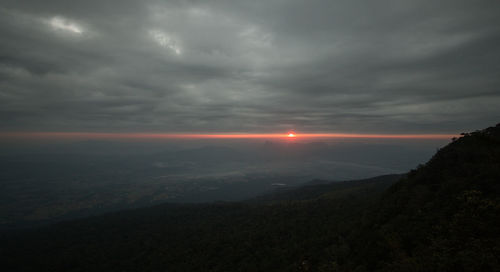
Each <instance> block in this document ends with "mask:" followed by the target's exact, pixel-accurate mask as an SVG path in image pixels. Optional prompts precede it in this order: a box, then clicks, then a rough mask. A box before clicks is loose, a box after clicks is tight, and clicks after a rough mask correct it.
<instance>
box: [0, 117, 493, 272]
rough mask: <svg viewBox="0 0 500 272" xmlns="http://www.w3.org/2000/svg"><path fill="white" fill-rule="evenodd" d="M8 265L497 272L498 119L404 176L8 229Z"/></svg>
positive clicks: (9, 268) (8, 268) (45, 268)
mask: <svg viewBox="0 0 500 272" xmlns="http://www.w3.org/2000/svg"><path fill="white" fill-rule="evenodd" d="M0 239H1V241H0V245H1V252H0V254H1V256H2V263H1V266H0V267H2V270H3V271H29V270H32V271H97V270H99V271H500V257H499V256H500V125H497V126H496V127H491V128H488V129H485V130H482V131H476V132H473V133H470V134H464V136H463V137H461V138H459V139H455V140H454V141H453V142H452V143H450V144H449V145H447V146H446V147H444V148H442V149H441V150H439V151H438V152H437V153H436V154H435V155H434V156H433V157H432V159H431V160H430V161H429V162H427V163H426V164H425V165H421V166H419V167H418V168H417V169H415V170H412V171H410V172H409V173H407V174H406V175H404V176H396V175H392V176H382V177H377V178H373V179H368V180H362V181H351V182H342V183H331V184H311V185H309V186H305V187H302V188H299V189H297V190H289V191H282V192H278V193H276V194H273V195H268V196H265V197H261V198H256V199H252V200H250V201H247V202H237V203H213V204H190V205H187V204H185V205H183V204H164V205H159V206H155V207H152V208H143V209H136V210H129V211H123V212H116V213H112V214H106V215H103V216H98V217H91V218H87V219H81V220H77V221H69V222H65V223H59V224H56V225H52V226H48V227H44V228H39V229H36V230H29V231H28V230H25V231H19V232H12V231H10V232H4V233H3V234H2V237H1V238H0Z"/></svg>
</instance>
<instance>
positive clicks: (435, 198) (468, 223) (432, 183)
mask: <svg viewBox="0 0 500 272" xmlns="http://www.w3.org/2000/svg"><path fill="white" fill-rule="evenodd" d="M374 226H376V227H377V228H376V233H375V235H374V237H375V239H373V240H372V241H371V242H372V244H371V245H372V246H371V247H368V248H366V249H365V250H366V251H371V252H381V251H382V252H390V254H387V253H383V254H381V256H378V257H379V259H378V260H376V261H375V262H377V263H379V264H380V263H381V261H380V260H381V259H385V262H387V265H386V266H385V267H386V268H391V269H394V270H398V271H401V270H404V271H430V270H436V271H495V270H496V271H499V269H500V265H499V264H500V259H499V256H500V125H497V126H496V127H490V128H487V129H485V130H482V131H476V132H473V133H467V134H464V136H463V137H461V138H460V139H456V140H454V141H453V142H452V143H450V144H449V145H447V146H445V147H444V148H442V149H441V150H439V152H437V153H436V154H435V155H434V156H433V157H432V158H431V160H430V161H429V162H428V163H427V164H425V165H423V166H420V167H419V168H418V169H416V170H413V171H411V172H410V173H409V174H408V175H407V177H406V178H404V179H402V180H401V181H400V182H398V183H396V184H395V185H394V186H392V187H391V188H390V189H389V190H388V192H386V194H385V195H384V197H383V199H382V201H381V202H380V204H379V205H378V207H377V210H376V211H374V219H373V222H370V225H369V226H366V227H367V228H369V229H366V230H365V233H371V234H373V233H374V228H373V227H374ZM381 241H383V243H381ZM375 244H377V245H375ZM374 245H375V246H374ZM366 254H367V252H365V251H361V252H360V254H358V256H357V257H358V258H359V259H363V258H365V256H366Z"/></svg>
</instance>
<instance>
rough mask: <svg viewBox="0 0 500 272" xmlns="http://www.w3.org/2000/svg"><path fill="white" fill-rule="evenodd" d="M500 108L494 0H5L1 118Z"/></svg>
mask: <svg viewBox="0 0 500 272" xmlns="http://www.w3.org/2000/svg"><path fill="white" fill-rule="evenodd" d="M498 122H500V1H498V0H491V1H481V0H477V1H470V0H468V1H458V0H451V1H443V0H440V1H435V0H433V1H420V0H419V1H405V0H393V1H386V0H383V1H353V0H346V1H343V0H342V1H335V0H325V1H315V0H307V1H304V0H296V1H285V0H276V1H274V0H263V1H248V0H244V1H233V0H231V1H229V0H228V1H194V0H193V1H131V0H128V1H123V0H122V1H105V0H86V1H67V0H61V1H40V0H35V1H22V0H13V1H8V0H0V131H92V132H243V131H245V132H281V131H286V130H289V129H294V130H296V131H298V132H301V131H304V132H305V131H308V132H320V131H323V132H326V131H327V132H361V133H447V132H452V133H454V132H461V131H467V130H471V129H480V128H484V127H486V126H490V125H494V124H496V123H498Z"/></svg>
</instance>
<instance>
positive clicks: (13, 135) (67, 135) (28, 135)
mask: <svg viewBox="0 0 500 272" xmlns="http://www.w3.org/2000/svg"><path fill="white" fill-rule="evenodd" d="M290 133H293V136H290ZM458 136H460V135H459V134H379V133H377V134H369V133H366V134H364V133H296V132H288V133H137V132H122V133H120V132H0V139H51V138H54V139H72V138H74V139H79V138H91V139H256V138H286V139H301V138H359V139H452V138H453V137H458Z"/></svg>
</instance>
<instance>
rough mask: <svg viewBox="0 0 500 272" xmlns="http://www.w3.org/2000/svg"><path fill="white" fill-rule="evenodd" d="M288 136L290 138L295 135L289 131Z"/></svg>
mask: <svg viewBox="0 0 500 272" xmlns="http://www.w3.org/2000/svg"><path fill="white" fill-rule="evenodd" d="M288 137H290V138H295V137H296V136H295V134H294V133H292V132H290V133H288Z"/></svg>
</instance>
